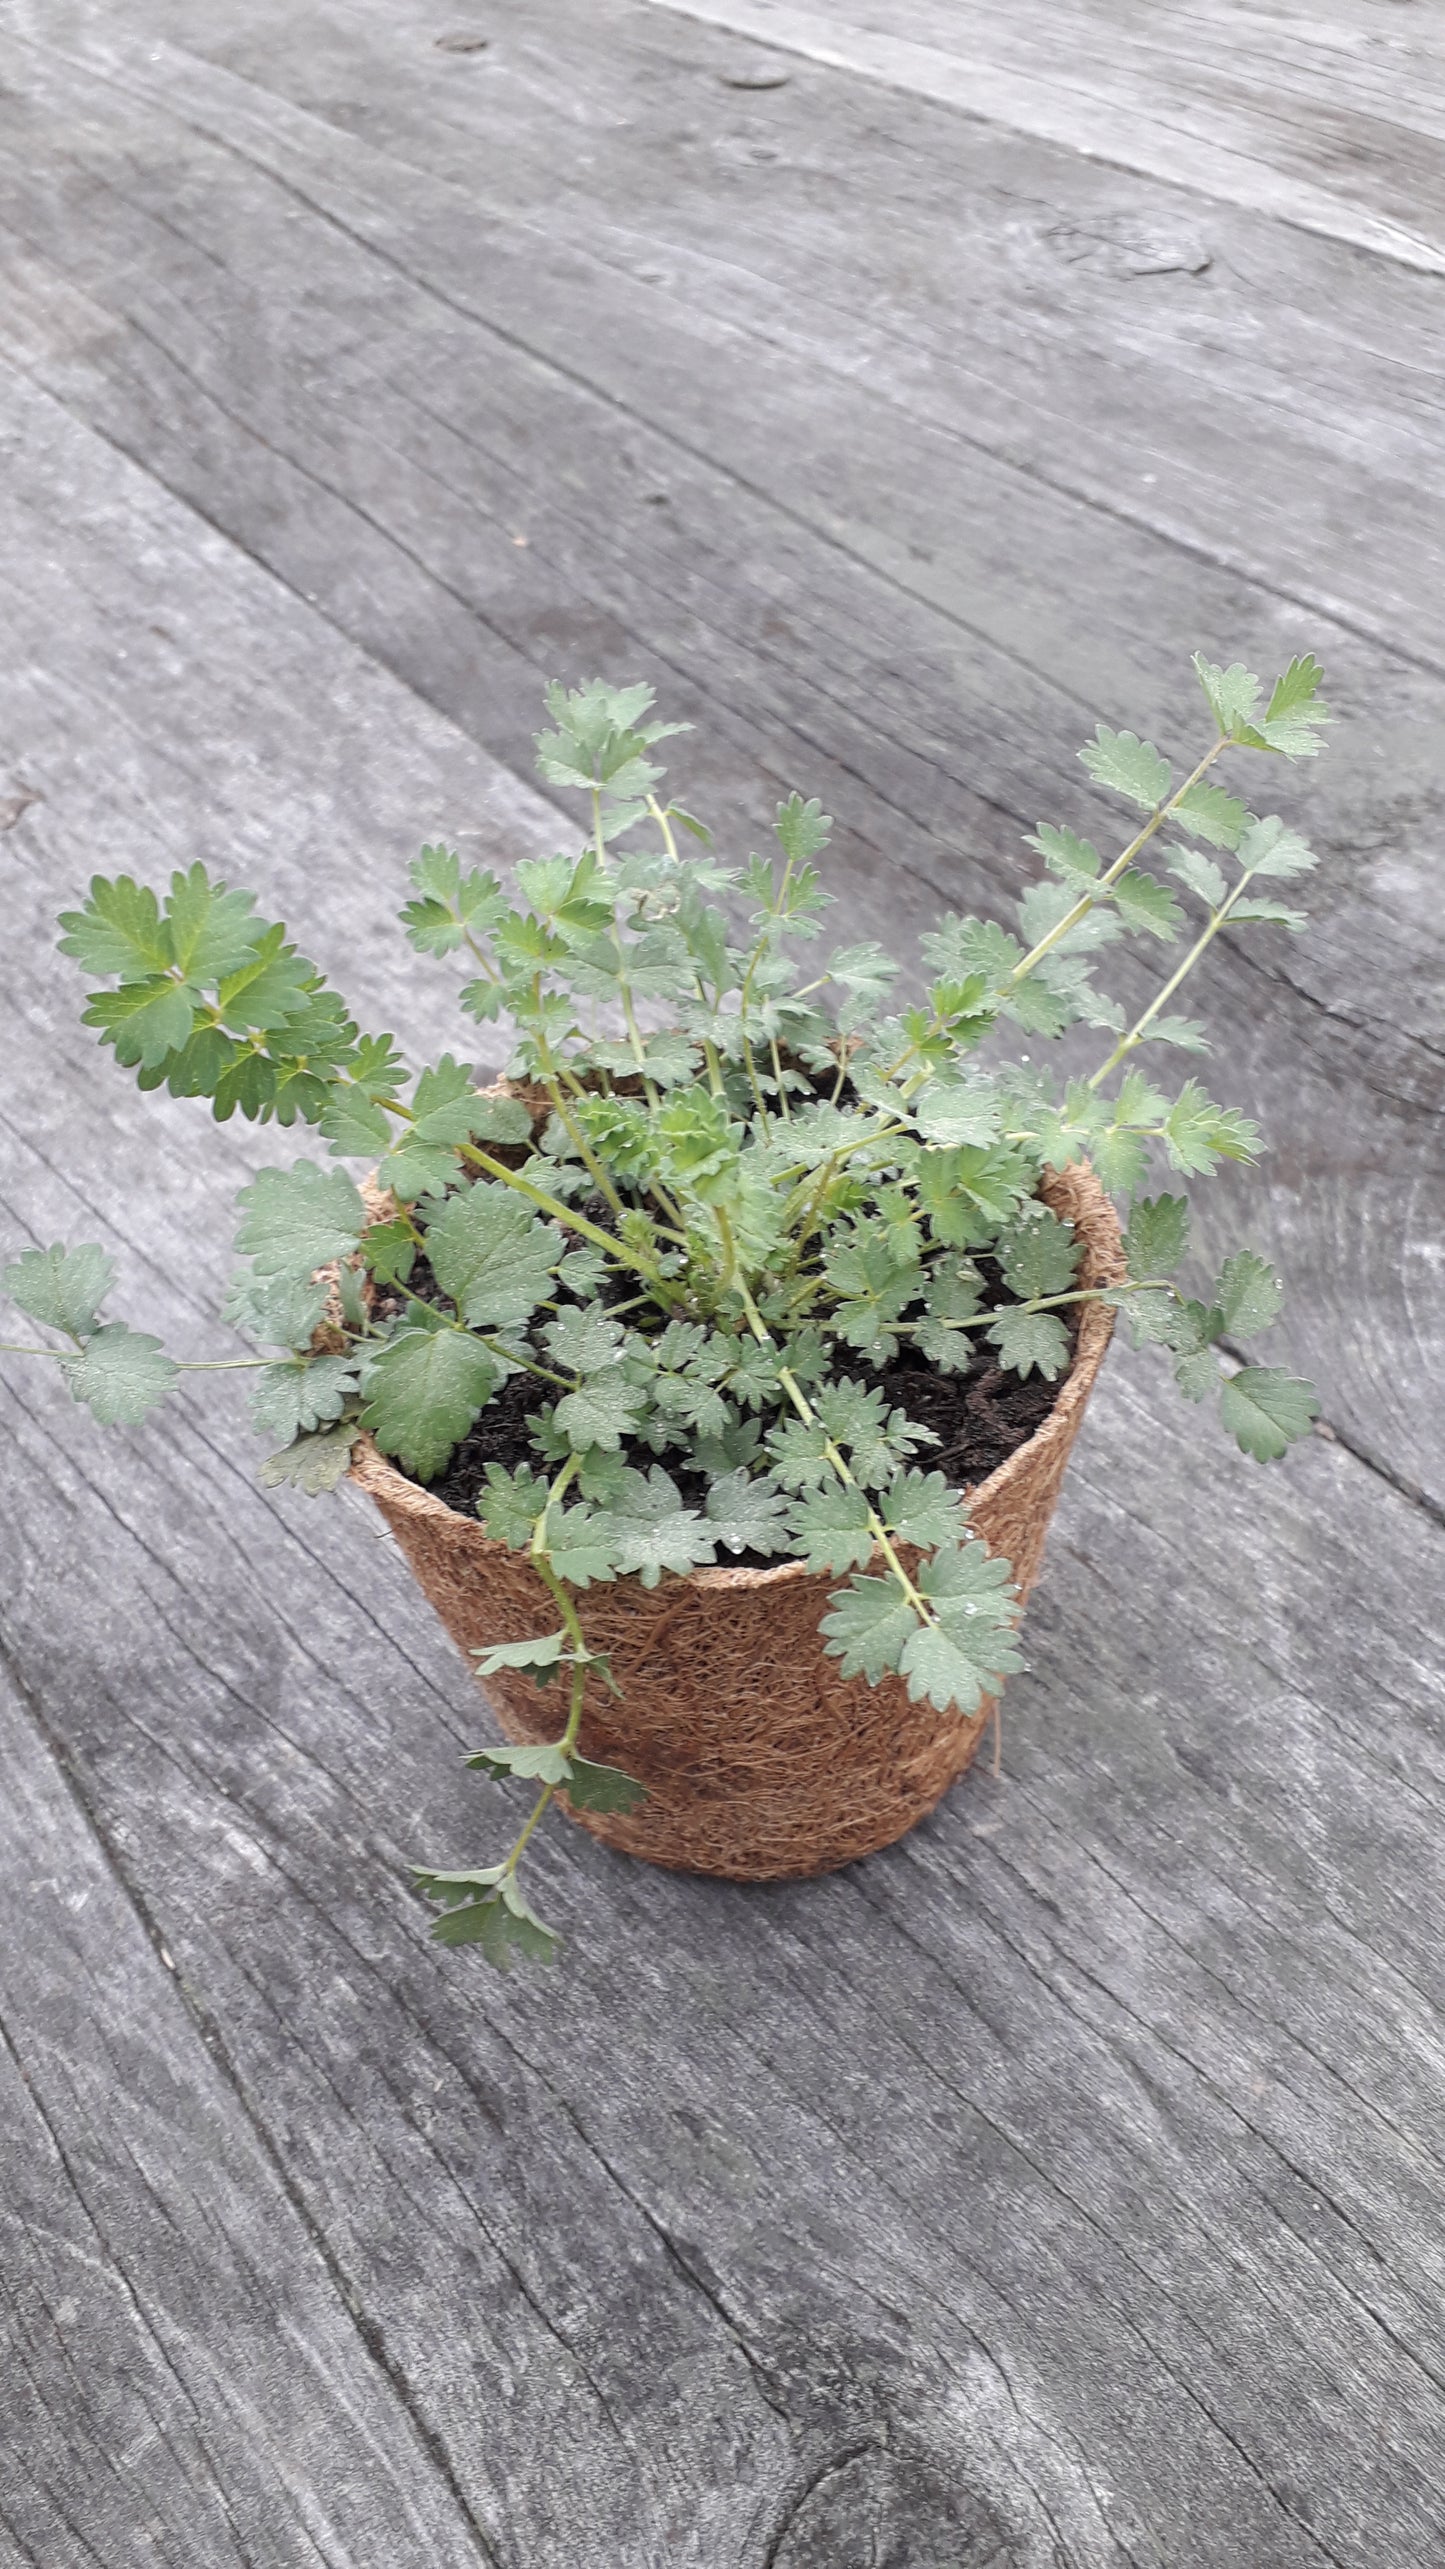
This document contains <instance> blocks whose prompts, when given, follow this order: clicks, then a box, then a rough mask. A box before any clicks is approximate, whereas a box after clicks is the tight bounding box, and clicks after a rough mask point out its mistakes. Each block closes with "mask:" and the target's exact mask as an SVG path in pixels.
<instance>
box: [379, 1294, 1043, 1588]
mask: <svg viewBox="0 0 1445 2569" xmlns="http://www.w3.org/2000/svg"><path fill="white" fill-rule="evenodd" d="M978 1264H979V1267H980V1269H981V1271H982V1273H983V1276H984V1280H985V1287H984V1301H985V1303H986V1304H987V1305H988V1306H989V1307H993V1308H996V1307H997V1305H998V1304H1000V1303H1004V1302H1010V1301H1012V1300H1013V1299H1014V1297H1013V1296H1012V1295H1011V1294H1008V1293H1007V1292H1005V1291H1004V1289H1003V1287H1002V1283H1001V1280H1000V1278H999V1276H998V1273H997V1270H996V1269H995V1268H994V1267H993V1263H992V1261H991V1260H990V1259H988V1258H980V1259H979V1261H978ZM410 1284H411V1289H412V1291H413V1292H414V1293H416V1294H419V1295H421V1296H422V1297H423V1299H425V1300H427V1301H430V1300H431V1299H432V1297H433V1294H434V1292H435V1287H434V1285H433V1282H432V1277H431V1271H430V1269H429V1268H428V1267H427V1265H426V1263H425V1260H424V1259H418V1261H417V1264H416V1266H415V1268H414V1269H413V1271H412V1275H411V1278H410ZM625 1289H626V1288H625V1284H623V1285H622V1286H620V1287H619V1290H621V1291H625ZM1061 1316H1062V1317H1063V1318H1064V1320H1065V1322H1066V1325H1067V1327H1068V1331H1069V1337H1070V1341H1071V1343H1076V1342H1077V1337H1078V1307H1077V1305H1076V1306H1074V1307H1073V1308H1072V1309H1070V1310H1067V1311H1066V1312H1065V1313H1064V1314H1062V1315H1061ZM833 1371H834V1375H835V1377H841V1376H843V1375H845V1374H847V1375H851V1376H852V1378H853V1379H854V1380H855V1381H858V1382H865V1383H876V1384H877V1385H878V1386H879V1388H880V1389H881V1390H882V1392H883V1394H884V1397H885V1399H886V1400H887V1402H888V1404H889V1406H890V1408H893V1409H901V1410H903V1411H904V1412H905V1414H906V1416H907V1417H909V1418H910V1419H911V1420H912V1421H913V1423H914V1425H915V1426H918V1427H927V1428H931V1429H932V1431H933V1434H934V1435H935V1436H936V1437H937V1438H938V1443H937V1444H936V1445H929V1446H925V1447H922V1448H920V1449H919V1451H918V1452H917V1453H916V1454H915V1455H914V1457H913V1460H914V1462H915V1463H916V1464H917V1466H918V1468H919V1469H920V1470H921V1471H925V1472H941V1473H942V1474H943V1476H944V1479H945V1480H947V1481H951V1482H952V1483H953V1485H954V1487H955V1488H956V1489H960V1490H967V1489H971V1488H972V1487H973V1486H974V1484H975V1483H977V1482H979V1481H982V1480H986V1479H987V1477H988V1475H989V1473H990V1472H995V1471H997V1469H998V1467H999V1465H1000V1464H1001V1463H1006V1462H1007V1461H1008V1458H1009V1456H1010V1455H1011V1454H1014V1453H1016V1452H1017V1451H1018V1448H1019V1447H1020V1446H1021V1445H1024V1444H1026V1443H1027V1442H1028V1439H1029V1438H1030V1437H1031V1436H1032V1435H1033V1434H1034V1433H1035V1431H1036V1430H1037V1429H1038V1428H1040V1427H1042V1425H1043V1423H1044V1420H1045V1419H1046V1418H1047V1417H1048V1414H1049V1412H1050V1410H1051V1409H1052V1408H1053V1406H1054V1403H1055V1401H1056V1400H1057V1399H1058V1396H1059V1393H1060V1392H1061V1391H1062V1389H1063V1387H1064V1383H1065V1382H1066V1380H1067V1379H1068V1377H1067V1374H1063V1375H1060V1377H1059V1379H1058V1381H1057V1382H1053V1383H1046V1382H1045V1381H1044V1380H1043V1378H1042V1377H1041V1376H1040V1375H1038V1374H1030V1375H1028V1376H1027V1377H1024V1376H1021V1375H1019V1374H1015V1373H1010V1372H1007V1371H1005V1370H1004V1368H1003V1367H1001V1366H1000V1365H999V1364H997V1363H996V1362H995V1360H994V1356H993V1351H992V1349H991V1348H986V1347H981V1348H980V1349H979V1351H978V1353H977V1354H976V1355H975V1357H974V1359H973V1362H972V1364H971V1365H970V1366H969V1368H968V1370H967V1372H966V1373H962V1374H942V1373H940V1372H938V1370H937V1368H936V1367H935V1366H932V1365H930V1364H928V1363H927V1362H926V1361H925V1359H924V1358H923V1357H922V1356H920V1355H918V1354H917V1353H916V1352H915V1351H914V1350H913V1349H912V1348H908V1347H905V1348H903V1349H902V1350H900V1353H899V1355H898V1357H897V1358H896V1360H895V1361H894V1363H892V1364H891V1365H885V1366H883V1367H881V1368H879V1369H878V1370H877V1371H875V1370H874V1368H873V1367H872V1366H870V1365H869V1364H867V1363H866V1361H865V1360H864V1359H863V1358H862V1357H861V1356H859V1355H858V1354H857V1353H856V1351H855V1350H853V1349H851V1348H847V1347H842V1346H840V1347H839V1349H838V1352H837V1356H836V1359H835V1362H834V1367H833ZM545 1397H546V1394H545V1389H544V1387H543V1386H542V1385H541V1384H539V1383H538V1382H537V1381H536V1379H535V1377H534V1376H532V1375H530V1374H513V1375H511V1376H510V1377H509V1379H508V1380H507V1381H506V1382H505V1383H503V1385H502V1387H501V1389H500V1391H499V1392H497V1393H496V1394H495V1396H494V1397H493V1399H492V1400H490V1401H489V1402H488V1404H487V1406H486V1408H485V1409H484V1410H483V1411H482V1413H481V1416H480V1417H479V1418H478V1420H477V1422H476V1424H475V1426H474V1427H473V1428H472V1429H471V1432H470V1434H469V1435H467V1436H465V1437H464V1438H463V1440H462V1442H461V1444H460V1445H458V1446H457V1448H456V1450H455V1452H454V1453H453V1455H452V1457H451V1460H450V1462H449V1463H448V1465H447V1467H446V1470H445V1471H444V1472H443V1473H442V1474H441V1476H440V1478H439V1479H437V1480H435V1481H432V1482H430V1483H428V1484H427V1486H428V1487H429V1488H430V1490H431V1492H432V1494H433V1496H434V1497H435V1498H439V1499H441V1500H442V1501H443V1502H444V1503H445V1505H446V1506H447V1507H450V1508H455V1509H456V1511H457V1513H458V1514H459V1515H461V1516H473V1515H475V1513H476V1505H477V1500H478V1498H479V1496H480V1495H481V1493H482V1491H483V1490H484V1489H485V1488H486V1486H487V1465H488V1464H489V1463H501V1464H503V1465H505V1466H506V1467H507V1469H509V1470H511V1469H514V1468H515V1467H516V1465H517V1464H519V1463H530V1464H531V1465H532V1466H533V1468H534V1470H535V1469H538V1468H539V1465H538V1458H537V1455H536V1452H535V1450H534V1448H533V1445H532V1439H531V1434H530V1431H529V1429H528V1426H527V1420H528V1418H529V1416H531V1415H532V1414H533V1413H534V1412H535V1411H536V1410H537V1409H539V1408H540V1407H541V1406H542V1404H543V1402H544V1400H545ZM622 1453H623V1458H624V1460H625V1461H626V1462H628V1463H631V1464H632V1465H634V1466H635V1468H636V1469H637V1470H638V1471H643V1472H645V1471H646V1470H647V1469H648V1466H649V1465H650V1464H653V1463H657V1462H661V1464H662V1466H663V1469H664V1470H665V1471H666V1472H668V1473H670V1474H671V1477H672V1479H673V1480H674V1481H675V1482H676V1484H677V1487H678V1490H679V1492H680V1494H681V1497H682V1500H683V1504H684V1506H687V1507H696V1508H698V1509H699V1510H701V1508H702V1505H703V1501H704V1499H705V1497H706V1494H707V1481H706V1478H705V1476H704V1475H703V1474H702V1473H701V1472H690V1471H688V1470H686V1469H680V1468H679V1464H678V1458H677V1455H676V1454H675V1453H669V1454H663V1455H657V1454H654V1452H653V1451H652V1448H651V1447H650V1446H649V1445H646V1444H644V1443H643V1442H642V1441H641V1439H639V1438H626V1439H624V1441H623V1446H622ZM726 1557H727V1561H728V1564H729V1566H731V1567H735V1568H743V1569H759V1570H761V1569H766V1568H768V1567H769V1566H770V1564H769V1561H768V1559H767V1558H766V1557H765V1556H764V1555H763V1554H761V1553H756V1554H755V1553H751V1552H742V1553H729V1554H728V1555H727V1556H726Z"/></svg>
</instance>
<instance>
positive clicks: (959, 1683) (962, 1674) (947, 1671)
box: [898, 1623, 987, 1714]
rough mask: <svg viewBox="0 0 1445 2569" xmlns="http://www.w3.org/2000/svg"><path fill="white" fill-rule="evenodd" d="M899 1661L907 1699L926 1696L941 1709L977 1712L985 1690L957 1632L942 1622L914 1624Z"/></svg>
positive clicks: (917, 1698)
mask: <svg viewBox="0 0 1445 2569" xmlns="http://www.w3.org/2000/svg"><path fill="white" fill-rule="evenodd" d="M898 1665H899V1670H900V1673H901V1674H902V1675H903V1676H904V1677H906V1678H907V1680H908V1693H909V1699H910V1701H911V1702H913V1703H915V1704H916V1703H918V1702H919V1701H920V1699H926V1700H927V1701H928V1702H929V1703H930V1704H933V1705H935V1706H936V1708H937V1709H938V1711H939V1712H941V1713H946V1712H950V1711H954V1710H956V1711H958V1712H960V1713H963V1714H971V1713H976V1712H977V1711H978V1708H979V1706H980V1704H981V1703H982V1702H983V1699H984V1695H985V1693H986V1691H987V1689H986V1687H985V1685H984V1682H983V1677H982V1675H981V1673H980V1671H979V1669H978V1668H977V1666H976V1665H975V1663H974V1660H973V1658H972V1656H971V1655H970V1653H969V1651H968V1650H967V1649H966V1648H965V1646H964V1644H963V1642H962V1641H961V1640H960V1638H959V1636H958V1635H957V1633H955V1632H954V1631H953V1629H952V1628H951V1627H945V1626H944V1625H942V1624H923V1623H920V1624H915V1626H914V1629H913V1631H912V1632H911V1633H910V1634H909V1636H908V1639H907V1641H906V1642H905V1643H904V1646H903V1654H902V1657H901V1658H900V1660H899V1663H898Z"/></svg>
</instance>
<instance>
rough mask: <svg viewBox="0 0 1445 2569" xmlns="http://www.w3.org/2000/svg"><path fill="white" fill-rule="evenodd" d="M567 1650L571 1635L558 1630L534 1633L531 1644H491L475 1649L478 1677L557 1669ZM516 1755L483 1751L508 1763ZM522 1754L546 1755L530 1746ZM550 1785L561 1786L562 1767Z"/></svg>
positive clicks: (525, 1771)
mask: <svg viewBox="0 0 1445 2569" xmlns="http://www.w3.org/2000/svg"><path fill="white" fill-rule="evenodd" d="M566 1649H568V1634H566V1629H558V1631H543V1634H532V1636H530V1639H527V1642H491V1644H489V1647H486V1649H473V1660H476V1672H478V1678H496V1672H499V1670H501V1667H555V1665H558V1660H561V1657H563V1652H566ZM514 1755H517V1752H514V1749H483V1757H504V1760H509V1762H512V1757H514ZM519 1755H522V1757H537V1755H543V1752H540V1749H532V1747H530V1749H522V1752H519ZM545 1755H555V1752H553V1749H548V1752H545ZM468 1765H481V1757H468ZM517 1773H519V1775H545V1773H548V1770H545V1767H540V1765H519V1767H517ZM550 1783H561V1767H558V1773H555V1775H550Z"/></svg>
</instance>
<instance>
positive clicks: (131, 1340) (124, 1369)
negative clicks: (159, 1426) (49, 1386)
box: [60, 1320, 176, 1427]
mask: <svg viewBox="0 0 1445 2569" xmlns="http://www.w3.org/2000/svg"><path fill="white" fill-rule="evenodd" d="M60 1370H61V1372H62V1373H63V1375H64V1376H65V1379H66V1382H67V1383H68V1385H69V1387H70V1394H71V1398H72V1399H73V1400H78V1401H82V1402H83V1403H84V1405H85V1407H86V1408H87V1409H88V1410H89V1411H90V1414H91V1416H92V1418H95V1419H98V1420H99V1422H100V1425H101V1426H102V1427H137V1426H139V1424H140V1422H141V1420H142V1419H143V1418H146V1417H148V1416H149V1414H150V1412H151V1411H152V1410H153V1409H154V1408H155V1407H156V1405H157V1403H158V1402H160V1401H163V1400H164V1399H165V1396H166V1394H167V1392H168V1391H169V1390H170V1388H171V1386H172V1384H173V1383H174V1381H175V1379H176V1367H175V1366H174V1365H173V1364H172V1362H171V1359H170V1357H169V1356H166V1355H163V1354H162V1352H161V1342H160V1340H159V1339H158V1338H149V1337H147V1336H146V1334H145V1332H144V1330H140V1329H127V1328H126V1326H125V1323H124V1322H123V1321H120V1320H111V1321H107V1323H106V1325H105V1327H104V1328H103V1329H97V1330H96V1332H95V1335H94V1336H93V1337H92V1338H88V1339H87V1340H86V1342H85V1345H84V1347H83V1348H82V1349H81V1352H80V1354H79V1355H78V1356H62V1357H61V1359H60Z"/></svg>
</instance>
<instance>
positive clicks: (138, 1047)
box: [84, 974, 196, 1070]
mask: <svg viewBox="0 0 1445 2569" xmlns="http://www.w3.org/2000/svg"><path fill="white" fill-rule="evenodd" d="M195 1013H196V994H195V992H194V990H193V989H192V988H191V987H190V984H189V983H188V982H181V981H173V980H172V979H171V978H170V976H169V974H162V975H161V976H159V977H158V978H157V979H155V980H151V981H123V982H122V983H121V986H120V988H119V989H118V990H109V991H105V990H102V991H99V992H97V994H96V996H95V997H94V998H93V999H92V1000H91V1002H90V1005H89V1007H88V1008H87V1009H86V1010H85V1015H84V1023H85V1024H86V1025H87V1026H98V1027H99V1028H100V1031H101V1036H102V1040H104V1041H108V1042H110V1043H112V1044H114V1046H115V1057H116V1060H117V1061H118V1062H121V1063H122V1064H123V1065H124V1067H125V1068H126V1069H127V1070H134V1069H136V1068H137V1067H139V1068H140V1069H142V1070H156V1069H158V1068H159V1067H160V1065H161V1063H163V1062H164V1060H165V1058H166V1056H167V1054H168V1053H173V1052H179V1051H180V1049H181V1047H182V1045H183V1044H184V1043H186V1041H187V1040H188V1038H189V1036H190V1032H191V1028H192V1025H193V1024H194V1022H195Z"/></svg>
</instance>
